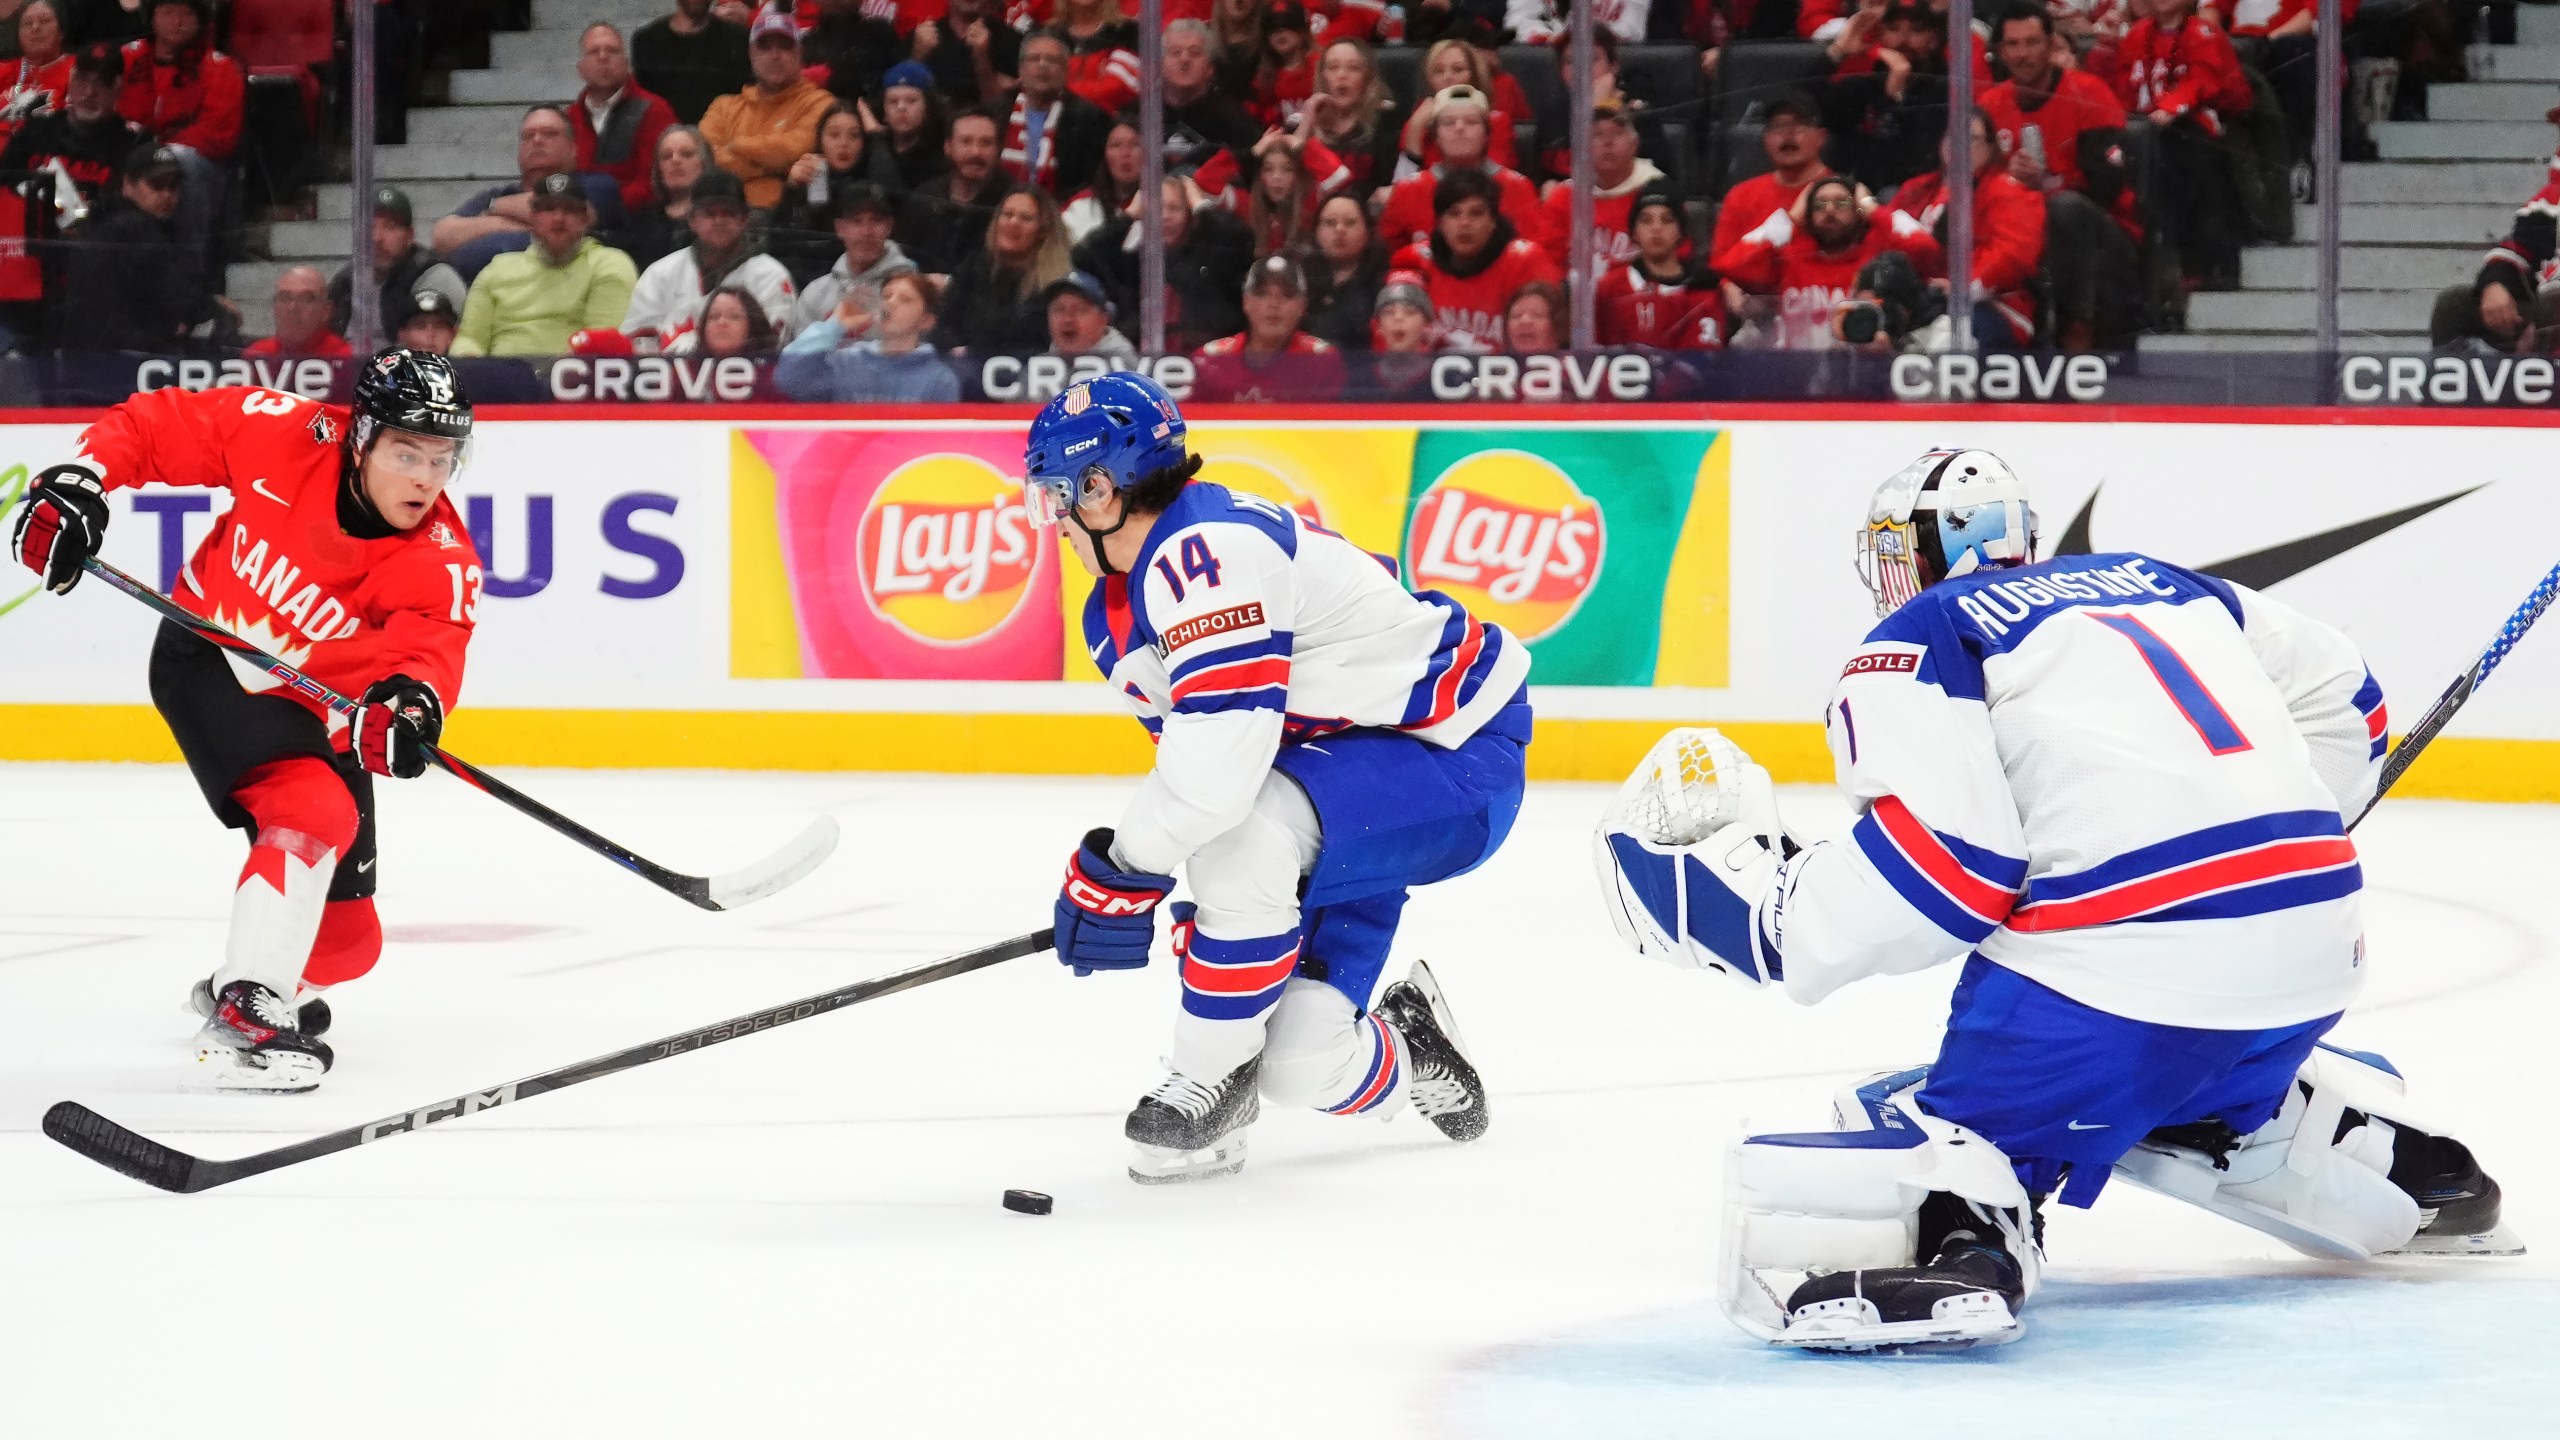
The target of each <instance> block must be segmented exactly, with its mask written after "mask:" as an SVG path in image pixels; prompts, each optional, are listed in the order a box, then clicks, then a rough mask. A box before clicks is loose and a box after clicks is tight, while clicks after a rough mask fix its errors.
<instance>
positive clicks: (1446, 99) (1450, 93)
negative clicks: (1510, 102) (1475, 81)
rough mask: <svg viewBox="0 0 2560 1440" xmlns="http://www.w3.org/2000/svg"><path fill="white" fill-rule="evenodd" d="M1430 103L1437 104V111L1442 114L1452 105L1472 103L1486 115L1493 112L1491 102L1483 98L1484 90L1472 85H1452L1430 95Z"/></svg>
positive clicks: (1446, 112)
mask: <svg viewBox="0 0 2560 1440" xmlns="http://www.w3.org/2000/svg"><path fill="white" fill-rule="evenodd" d="M1431 103H1432V104H1434V105H1436V106H1438V107H1439V113H1441V114H1443V115H1446V114H1448V113H1449V107H1451V106H1453V105H1473V106H1474V107H1476V108H1477V109H1479V110H1482V111H1484V112H1485V113H1486V114H1488V115H1490V114H1492V113H1493V102H1492V101H1490V100H1487V99H1486V98H1484V92H1483V91H1481V90H1479V89H1477V88H1476V87H1474V86H1473V85H1452V86H1450V87H1449V88H1448V89H1446V90H1443V91H1441V92H1440V93H1439V94H1437V95H1434V96H1432V97H1431Z"/></svg>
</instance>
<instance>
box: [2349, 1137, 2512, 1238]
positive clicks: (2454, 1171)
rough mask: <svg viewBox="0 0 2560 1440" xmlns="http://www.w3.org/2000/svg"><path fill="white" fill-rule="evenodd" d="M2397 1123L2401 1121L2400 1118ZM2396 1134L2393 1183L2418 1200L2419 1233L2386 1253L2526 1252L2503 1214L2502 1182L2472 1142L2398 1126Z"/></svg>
mask: <svg viewBox="0 0 2560 1440" xmlns="http://www.w3.org/2000/svg"><path fill="white" fill-rule="evenodd" d="M2395 1124H2396V1122H2395ZM2396 1128H2397V1131H2398V1133H2397V1134H2395V1135H2394V1136H2393V1137H2392V1146H2391V1183H2392V1184H2394V1185H2397V1186H2399V1187H2400V1188H2401V1189H2402V1190H2405V1191H2407V1192H2408V1194H2409V1198H2410V1199H2412V1200H2415V1201H2417V1202H2418V1212H2419V1214H2420V1215H2421V1216H2422V1217H2423V1223H2421V1224H2420V1225H2419V1226H2418V1233H2417V1234H2416V1235H2413V1236H2411V1237H2410V1238H2409V1241H2408V1243H2407V1244H2404V1245H2402V1246H2401V1247H2400V1248H2399V1249H2397V1250H2386V1251H2384V1252H2383V1253H2384V1254H2386V1255H2484V1256H2503V1255H2521V1254H2523V1253H2524V1238H2523V1237H2522V1236H2520V1235H2518V1234H2516V1233H2515V1232H2514V1231H2513V1230H2510V1229H2508V1228H2507V1227H2506V1225H2505V1224H2504V1223H2502V1221H2501V1219H2500V1215H2501V1212H2502V1211H2503V1210H2504V1208H2505V1201H2504V1198H2503V1197H2502V1196H2501V1195H2500V1193H2499V1191H2498V1182H2497V1181H2495V1180H2493V1179H2491V1178H2489V1175H2488V1172H2486V1171H2484V1170H2482V1169H2481V1168H2480V1162H2479V1161H2478V1160H2476V1159H2474V1158H2473V1157H2472V1154H2471V1147H2470V1146H2468V1145H2465V1144H2463V1143H2462V1142H2461V1141H2459V1140H2456V1139H2453V1138H2452V1137H2451V1136H2446V1135H2430V1134H2428V1133H2426V1132H2425V1131H2423V1130H2413V1129H2411V1128H2409V1127H2408V1126H2406V1125H2398V1126H2397V1127H2396Z"/></svg>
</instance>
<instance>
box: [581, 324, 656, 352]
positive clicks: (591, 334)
mask: <svg viewBox="0 0 2560 1440" xmlns="http://www.w3.org/2000/svg"><path fill="white" fill-rule="evenodd" d="M569 353H570V354H572V355H588V356H595V355H636V354H638V353H639V352H638V351H636V350H634V349H632V348H631V337H630V336H628V335H625V334H623V333H622V332H621V331H619V330H613V329H605V328H599V329H594V330H581V331H579V332H578V333H577V334H575V335H572V336H570V337H569Z"/></svg>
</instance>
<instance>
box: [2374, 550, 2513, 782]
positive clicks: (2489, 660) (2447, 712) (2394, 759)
mask: <svg viewBox="0 0 2560 1440" xmlns="http://www.w3.org/2000/svg"><path fill="white" fill-rule="evenodd" d="M2555 597H2560V565H2554V566H2552V567H2551V570H2550V572H2549V573H2548V574H2546V575H2544V576H2543V577H2542V583H2540V584H2538V585H2536V586H2534V587H2533V593H2531V594H2529V595H2527V596H2525V597H2524V603H2523V604H2521V605H2518V606H2517V607H2516V608H2515V613H2514V614H2512V615H2509V616H2508V617H2507V622H2506V623H2505V624H2503V625H2501V626H2499V627H2498V634H2497V637H2496V638H2495V639H2493V640H2491V641H2490V642H2489V648H2488V649H2486V650H2483V651H2481V652H2480V658H2479V659H2477V660H2474V661H2472V662H2471V668H2470V669H2468V670H2465V671H2463V672H2462V673H2461V674H2459V675H2456V676H2455V677H2453V683H2452V684H2450V685H2448V686H2446V687H2445V688H2444V693H2443V694H2442V695H2439V696H2437V697H2436V703H2435V704H2433V705H2431V706H2429V707H2427V713H2426V714H2424V715H2421V716H2419V717H2418V723H2417V724H2415V725H2412V726H2410V727H2409V731H2408V733H2407V734H2405V735H2402V736H2401V737H2400V743H2399V744H2398V745H2396V746H2394V747H2392V750H2391V755H2390V757H2389V758H2388V759H2386V760H2384V761H2383V762H2382V779H2381V781H2380V783H2378V784H2376V785H2375V786H2374V788H2373V798H2372V799H2371V800H2368V801H2366V802H2365V805H2364V808H2363V809H2362V810H2359V811H2357V812H2356V818H2355V819H2353V820H2350V821H2348V822H2347V828H2348V829H2350V830H2353V829H2354V828H2356V827H2357V826H2358V825H2361V824H2363V823H2364V817H2366V816H2367V815H2370V814H2372V813H2373V807H2374V806H2376V805H2379V804H2381V803H2382V797H2383V796H2384V795H2387V794H2389V793H2390V791H2391V787H2392V786H2393V785H2394V784H2396V783H2398V781H2399V779H2400V777H2401V776H2402V775H2404V774H2406V773H2408V770H2409V767H2410V766H2411V765H2412V764H2414V763H2416V761H2417V758H2418V756H2419V754H2420V752H2422V751H2424V750H2425V749H2426V748H2427V746H2428V745H2429V744H2430V743H2431V742H2433V741H2434V739H2435V738H2436V736H2438V735H2439V734H2442V733H2443V731H2444V727H2445V725H2446V724H2447V723H2448V722H2450V721H2451V720H2452V719H2453V715H2454V712H2455V711H2457V710H2460V709H2461V708H2462V705H2463V702H2464V701H2466V700H2469V699H2470V698H2471V692H2473V691H2475V690H2477V689H2479V688H2480V686H2481V685H2482V683H2483V682H2485V681H2487V680H2488V678H2489V672H2491V671H2493V670H2495V669H2497V668H2498V666H2499V664H2500V663H2501V662H2502V661H2504V660H2505V659H2506V658H2507V652H2508V651H2510V650H2513V649H2514V648H2516V642H2517V641H2519V640H2522V639H2523V638H2524V632H2526V631H2527V630H2530V629H2532V628H2533V622H2534V621H2536V620H2539V619H2541V618H2542V612H2543V611H2545V610H2548V609H2550V608H2551V602H2552V600H2553V599H2554V598H2555Z"/></svg>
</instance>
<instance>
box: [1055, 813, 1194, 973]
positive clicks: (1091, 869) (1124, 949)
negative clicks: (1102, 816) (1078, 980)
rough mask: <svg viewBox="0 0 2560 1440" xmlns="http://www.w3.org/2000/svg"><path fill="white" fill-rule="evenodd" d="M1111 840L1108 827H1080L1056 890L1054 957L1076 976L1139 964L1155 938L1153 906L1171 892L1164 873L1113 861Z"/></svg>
mask: <svg viewBox="0 0 2560 1440" xmlns="http://www.w3.org/2000/svg"><path fill="white" fill-rule="evenodd" d="M1111 839H1112V835H1111V831H1110V829H1109V828H1108V827H1105V828H1103V829H1100V830H1092V831H1088V832H1086V834H1085V837H1084V844H1083V846H1082V847H1080V848H1079V849H1078V850H1077V851H1076V853H1075V854H1074V855H1072V856H1070V857H1068V860H1067V881H1066V884H1065V885H1064V886H1063V887H1061V888H1060V889H1059V891H1058V915H1057V930H1058V939H1057V954H1058V961H1059V963H1060V964H1063V965H1069V966H1073V967H1074V969H1075V972H1076V973H1077V974H1078V975H1090V974H1092V973H1093V972H1094V971H1096V970H1137V969H1142V968H1144V967H1145V965H1146V963H1147V951H1148V949H1149V948H1151V947H1152V946H1153V945H1154V944H1155V939H1156V906H1157V905H1158V904H1159V903H1160V902H1162V901H1163V899H1164V897H1165V896H1167V895H1169V894H1172V893H1173V877H1172V876H1170V875H1140V874H1134V873H1132V872H1130V871H1126V870H1123V869H1121V868H1120V867H1119V866H1117V865H1115V864H1113V863H1112V862H1111Z"/></svg>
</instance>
